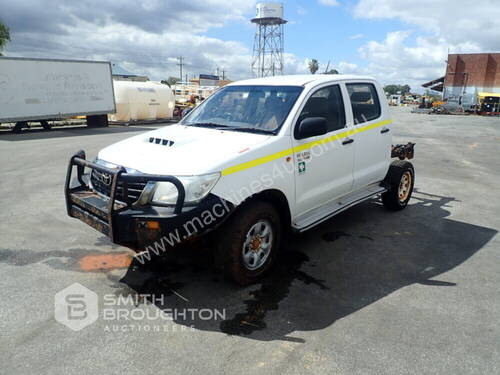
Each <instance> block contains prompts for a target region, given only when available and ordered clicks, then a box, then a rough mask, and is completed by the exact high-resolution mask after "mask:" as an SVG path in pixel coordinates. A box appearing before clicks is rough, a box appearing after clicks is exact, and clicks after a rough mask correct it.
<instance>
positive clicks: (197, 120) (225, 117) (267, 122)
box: [181, 86, 303, 133]
mask: <svg viewBox="0 0 500 375" xmlns="http://www.w3.org/2000/svg"><path fill="white" fill-rule="evenodd" d="M302 89H303V88H302V87H300V86H228V87H224V88H222V89H221V90H219V91H217V92H215V93H214V94H213V95H211V96H210V97H209V98H208V99H207V100H206V101H204V102H203V103H201V104H200V105H199V106H198V107H196V108H195V109H193V111H192V112H191V113H189V114H188V115H187V116H186V117H185V118H184V120H183V121H182V122H181V124H182V125H191V126H204V127H213V128H217V129H219V128H220V129H227V130H236V131H238V130H239V131H255V132H265V133H277V131H278V130H279V129H280V127H281V126H282V125H283V122H284V121H285V119H286V117H287V116H288V113H289V112H290V110H291V109H292V106H293V105H294V103H295V101H296V100H297V98H298V96H299V95H300V93H301V92H302Z"/></svg>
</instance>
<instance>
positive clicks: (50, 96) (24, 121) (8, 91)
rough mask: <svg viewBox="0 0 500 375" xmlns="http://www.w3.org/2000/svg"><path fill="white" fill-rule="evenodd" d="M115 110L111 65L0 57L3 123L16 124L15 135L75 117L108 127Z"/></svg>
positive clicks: (0, 117) (0, 100)
mask: <svg viewBox="0 0 500 375" xmlns="http://www.w3.org/2000/svg"><path fill="white" fill-rule="evenodd" d="M115 110H116V108H115V98H114V92H113V79H112V74H111V64H110V63H109V62H105V61H78V60H54V59H34V58H21V57H0V123H2V122H4V123H5V122H10V123H16V126H15V127H14V131H19V130H21V129H22V128H23V127H27V126H28V122H30V121H37V122H40V123H41V124H42V126H43V127H44V128H50V125H49V123H48V120H57V119H64V118H68V117H74V116H87V125H88V126H107V123H108V122H107V114H108V113H114V112H115Z"/></svg>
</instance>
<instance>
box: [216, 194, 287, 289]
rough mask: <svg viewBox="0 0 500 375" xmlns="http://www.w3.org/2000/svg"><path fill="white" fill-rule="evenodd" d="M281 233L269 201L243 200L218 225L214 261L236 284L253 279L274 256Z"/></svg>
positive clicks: (265, 269) (255, 280)
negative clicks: (237, 207) (232, 214)
mask: <svg viewBox="0 0 500 375" xmlns="http://www.w3.org/2000/svg"><path fill="white" fill-rule="evenodd" d="M281 235H282V223H281V219H280V216H279V214H278V211H277V210H276V208H275V207H274V206H273V205H272V204H270V203H268V202H263V201H251V202H248V203H245V204H244V206H242V207H241V208H240V209H239V210H238V211H237V212H236V213H235V214H234V216H233V217H232V218H230V219H229V220H228V222H226V223H225V224H224V225H223V226H222V227H221V228H219V231H218V234H217V236H216V243H215V248H216V249H215V265H216V267H217V268H218V269H219V270H221V271H222V273H223V274H224V275H225V276H226V277H228V278H230V279H232V280H233V281H235V282H237V283H238V284H241V285H249V284H252V283H254V282H257V281H258V280H259V277H260V276H262V275H263V274H264V273H265V272H266V271H267V270H268V269H269V267H271V265H272V263H273V261H274V259H275V258H276V254H277V253H278V249H279V246H280V242H281Z"/></svg>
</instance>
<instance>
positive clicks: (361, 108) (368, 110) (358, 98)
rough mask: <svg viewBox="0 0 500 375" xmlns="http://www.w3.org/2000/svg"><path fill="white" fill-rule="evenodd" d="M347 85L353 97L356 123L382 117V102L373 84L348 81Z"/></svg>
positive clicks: (350, 95)
mask: <svg viewBox="0 0 500 375" xmlns="http://www.w3.org/2000/svg"><path fill="white" fill-rule="evenodd" d="M346 86H347V92H348V93H349V98H350V99H351V106H352V114H353V116H354V124H360V123H362V122H366V121H370V120H375V119H376V118H378V117H380V102H379V99H378V95H377V90H376V89H375V86H374V85H373V84H371V83H348V84H346Z"/></svg>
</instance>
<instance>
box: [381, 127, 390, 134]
mask: <svg viewBox="0 0 500 375" xmlns="http://www.w3.org/2000/svg"><path fill="white" fill-rule="evenodd" d="M388 131H389V128H384V129H382V130H381V131H380V134H384V133H387V132H388Z"/></svg>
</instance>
